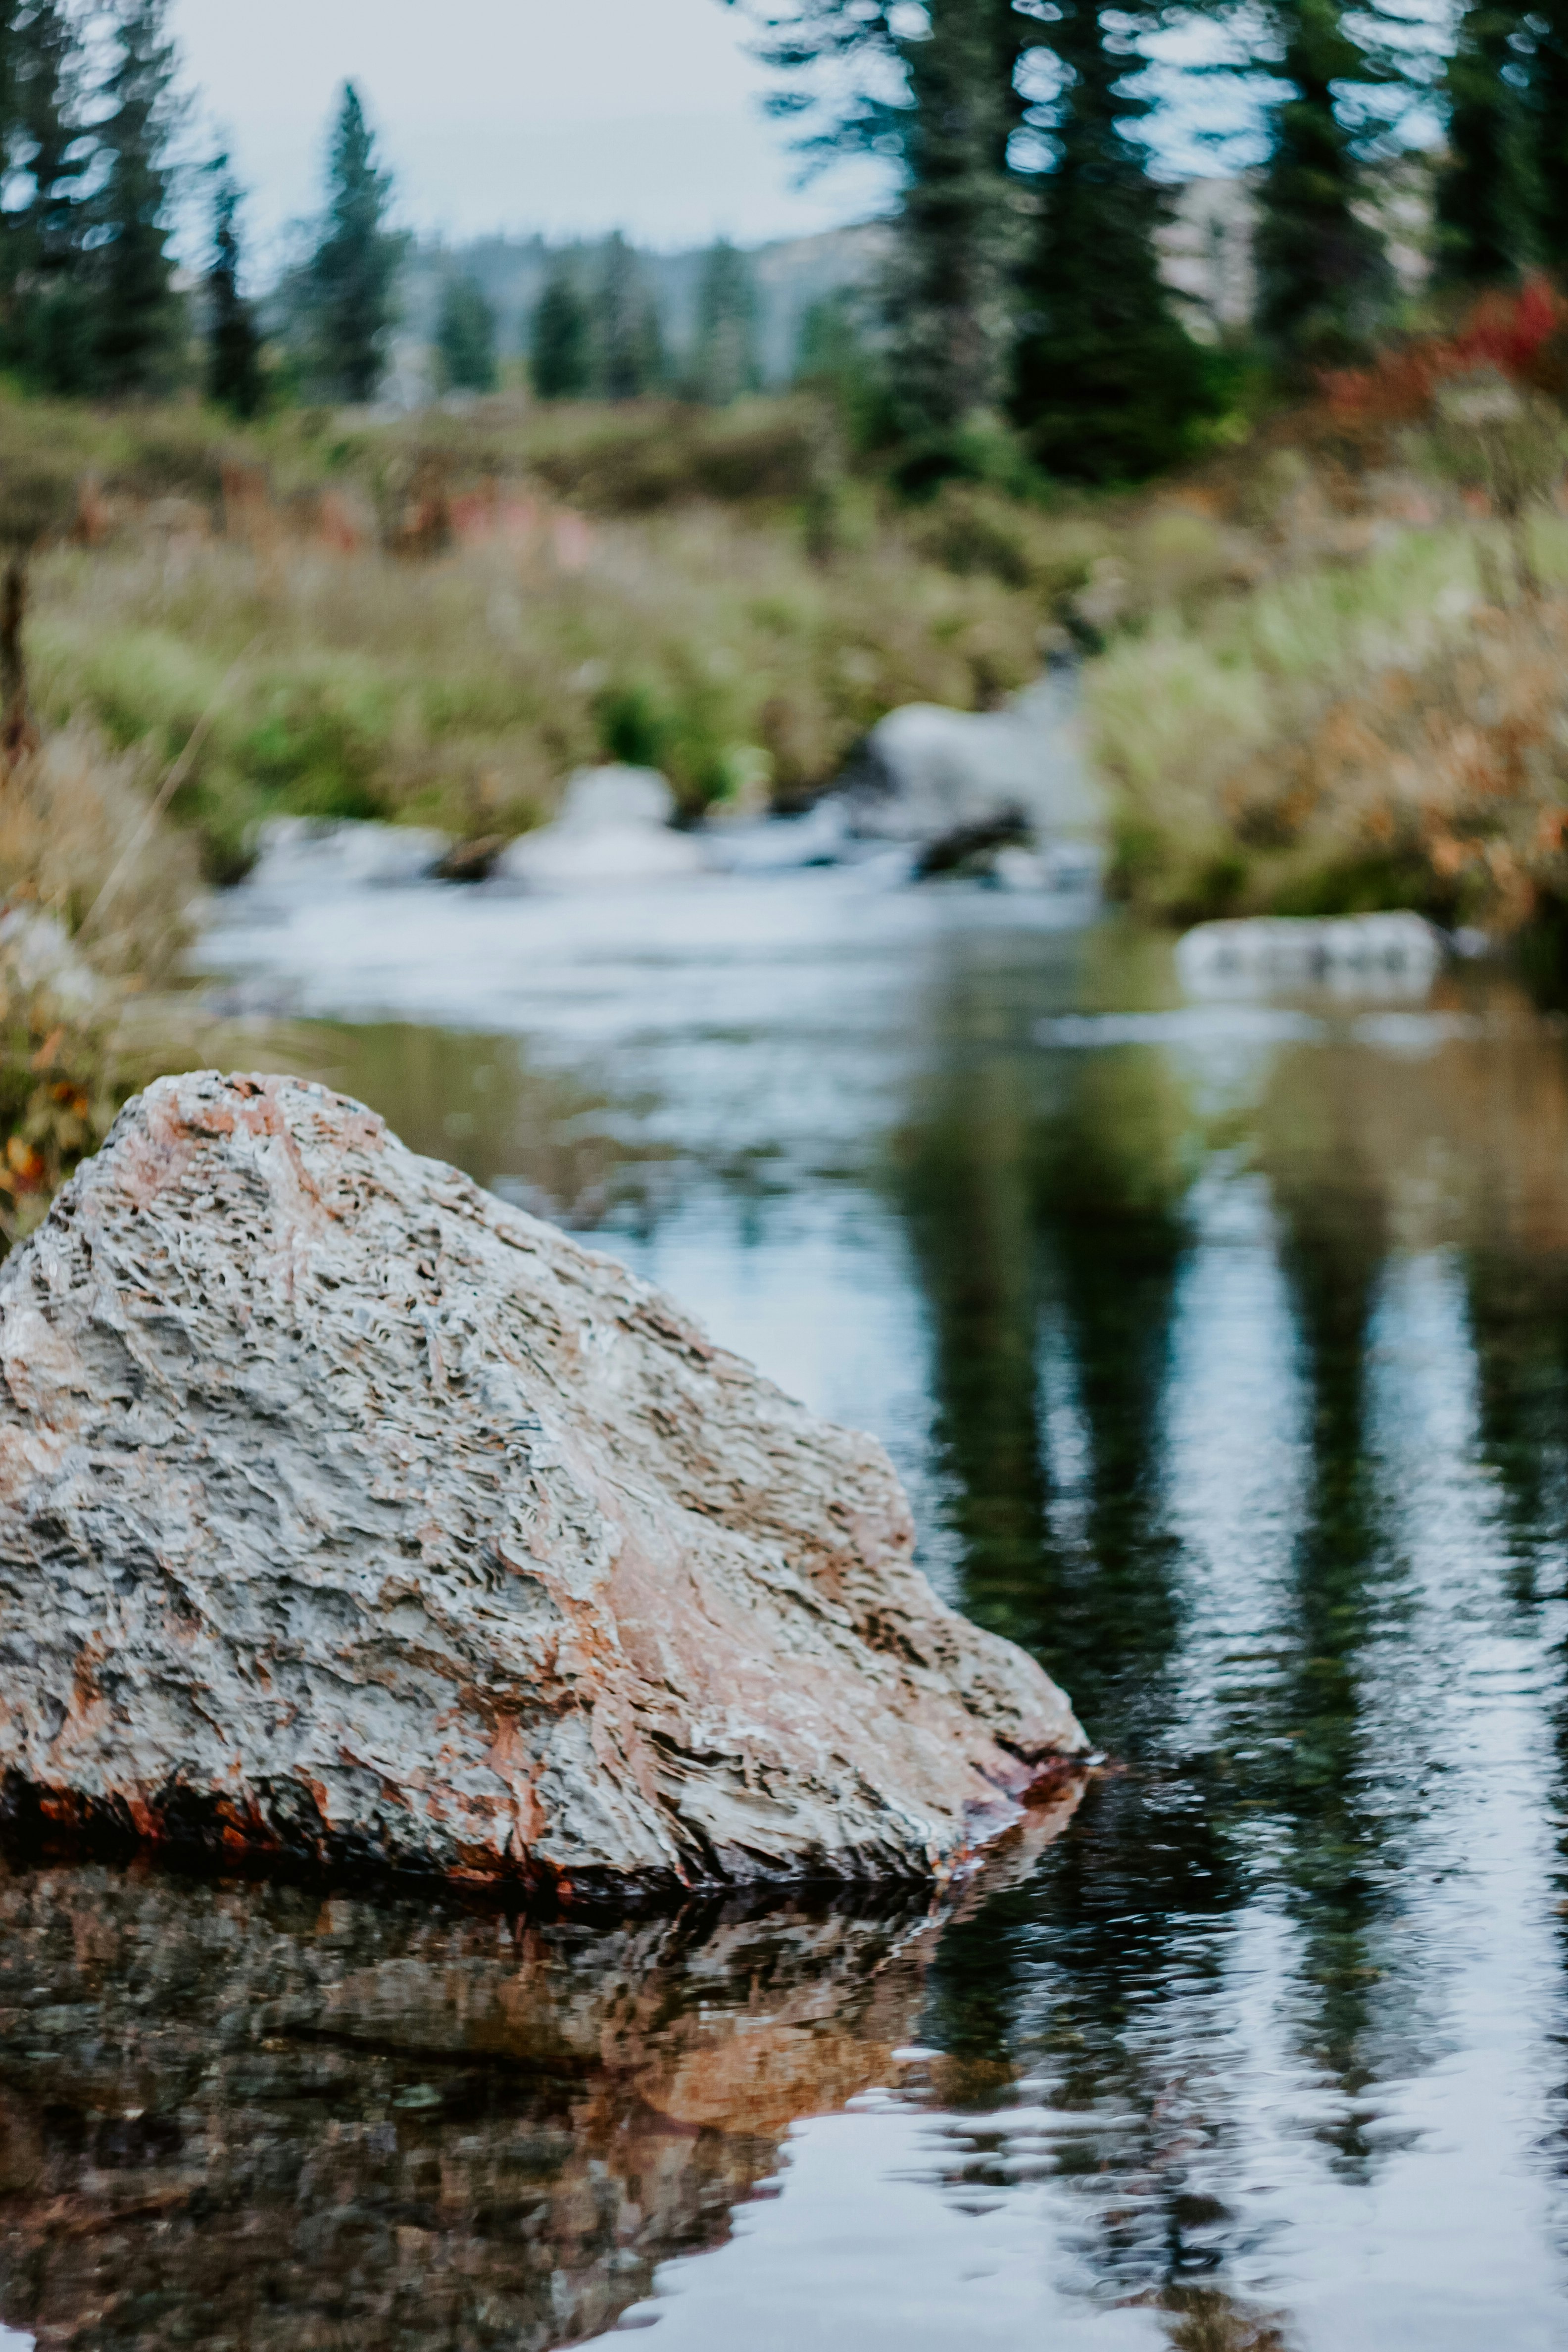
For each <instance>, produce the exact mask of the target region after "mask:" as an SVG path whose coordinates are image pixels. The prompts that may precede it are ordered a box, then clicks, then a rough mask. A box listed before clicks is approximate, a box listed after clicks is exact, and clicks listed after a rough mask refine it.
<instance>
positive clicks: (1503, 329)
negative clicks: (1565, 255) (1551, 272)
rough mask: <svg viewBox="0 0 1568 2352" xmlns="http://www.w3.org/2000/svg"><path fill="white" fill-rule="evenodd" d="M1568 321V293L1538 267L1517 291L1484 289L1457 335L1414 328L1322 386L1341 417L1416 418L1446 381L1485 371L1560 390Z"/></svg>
mask: <svg viewBox="0 0 1568 2352" xmlns="http://www.w3.org/2000/svg"><path fill="white" fill-rule="evenodd" d="M1565 327H1568V300H1564V299H1563V296H1562V295H1561V294H1560V293H1559V292H1558V290H1557V289H1556V287H1555V286H1553V285H1552V281H1551V279H1550V278H1544V277H1542V276H1540V275H1539V274H1538V275H1536V276H1534V277H1531V278H1527V279H1526V281H1525V283H1524V284H1523V285H1522V286H1521V287H1520V288H1519V289H1518V290H1517V292H1511V293H1510V292H1505V291H1503V290H1501V289H1498V290H1496V291H1493V292H1491V293H1487V294H1482V295H1481V296H1479V299H1477V301H1476V302H1475V303H1474V304H1473V305H1472V307H1471V309H1470V311H1469V313H1468V317H1467V318H1466V319H1465V320H1464V322H1463V324H1462V325H1461V326H1460V327H1459V328H1458V331H1456V332H1455V333H1453V334H1451V335H1413V336H1412V337H1411V338H1410V340H1409V341H1407V342H1404V343H1401V344H1398V345H1397V346H1395V347H1394V349H1393V350H1390V351H1385V352H1379V353H1378V355H1377V357H1376V359H1375V360H1374V361H1373V363H1372V365H1371V366H1370V367H1367V368H1337V369H1334V370H1331V371H1330V372H1328V373H1325V374H1324V375H1323V377H1322V379H1321V382H1322V387H1323V394H1324V397H1325V399H1326V400H1327V402H1328V405H1329V411H1330V414H1331V415H1332V417H1333V418H1334V420H1335V421H1336V423H1340V424H1345V425H1412V424H1415V422H1416V421H1417V420H1418V419H1419V418H1420V417H1422V416H1424V415H1426V411H1427V410H1428V408H1429V407H1430V406H1431V404H1432V400H1433V397H1434V395H1435V394H1436V391H1437V389H1438V387H1439V386H1440V385H1441V384H1444V383H1452V382H1453V381H1454V379H1455V378H1456V377H1463V376H1468V375H1475V374H1477V373H1480V372H1482V371H1495V372H1496V373H1498V374H1500V375H1505V376H1507V377H1509V378H1510V380H1511V381H1512V382H1514V383H1527V384H1533V385H1534V386H1536V388H1537V389H1538V390H1541V391H1543V392H1560V391H1561V390H1562V389H1563V369H1562V364H1561V346H1560V341H1559V339H1560V338H1561V337H1562V335H1563V330H1564V328H1565Z"/></svg>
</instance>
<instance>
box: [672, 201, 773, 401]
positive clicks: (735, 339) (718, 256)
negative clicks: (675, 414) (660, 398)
mask: <svg viewBox="0 0 1568 2352" xmlns="http://www.w3.org/2000/svg"><path fill="white" fill-rule="evenodd" d="M690 378H691V391H692V394H694V396H695V397H696V398H697V399H698V400H702V401H707V402H708V403H710V404H711V405H712V406H713V407H715V408H722V407H725V406H727V405H728V404H729V403H730V402H731V401H732V400H739V399H740V398H741V396H742V394H743V393H748V392H755V391H756V390H757V389H758V387H759V385H760V384H761V383H762V368H761V365H760V363H759V361H758V357H757V288H756V281H755V279H754V278H752V265H751V263H750V262H749V261H748V260H747V258H746V257H745V255H744V254H743V253H741V252H738V251H737V250H736V248H735V247H734V246H732V245H731V244H730V243H729V241H728V239H727V238H724V237H720V238H719V240H718V241H717V243H716V244H714V245H712V246H710V248H709V250H708V253H707V255H706V257H704V260H703V264H702V278H701V283H700V286H699V288H698V292H697V337H696V341H695V344H694V346H693V349H692V354H691V368H690Z"/></svg>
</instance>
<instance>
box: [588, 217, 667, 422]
mask: <svg viewBox="0 0 1568 2352" xmlns="http://www.w3.org/2000/svg"><path fill="white" fill-rule="evenodd" d="M594 311H595V316H594V327H595V335H594V341H595V359H596V362H597V366H596V369H595V373H596V374H597V377H598V382H599V389H600V390H601V391H602V392H603V393H604V394H605V398H606V399H607V400H637V399H638V398H639V397H640V396H641V395H642V394H644V393H648V392H655V391H657V390H658V386H659V384H660V383H661V382H662V380H663V376H664V347H663V341H662V337H661V334H660V330H659V320H658V310H657V308H656V307H655V305H654V302H653V299H652V297H651V296H650V295H649V293H648V290H647V286H646V285H645V283H644V281H643V274H642V269H641V267H640V265H639V264H638V261H637V255H636V254H635V253H634V251H633V250H632V248H631V247H630V246H629V245H628V244H627V243H626V238H625V237H624V236H622V235H621V233H620V231H619V229H617V230H616V233H615V235H614V236H611V237H609V238H608V239H607V240H606V242H605V261H604V269H603V272H602V274H601V277H600V279H599V286H598V292H597V296H596V299H595V305H594Z"/></svg>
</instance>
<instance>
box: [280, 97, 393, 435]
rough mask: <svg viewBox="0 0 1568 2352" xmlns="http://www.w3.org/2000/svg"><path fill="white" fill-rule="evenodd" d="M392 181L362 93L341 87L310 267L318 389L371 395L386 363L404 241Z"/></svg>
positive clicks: (340, 395) (356, 397)
mask: <svg viewBox="0 0 1568 2352" xmlns="http://www.w3.org/2000/svg"><path fill="white" fill-rule="evenodd" d="M391 204H392V175H391V173H388V172H385V171H384V170H383V169H382V167H381V165H380V163H379V162H378V160H377V157H376V152H375V141H374V137H373V135H372V132H371V129H370V125H369V123H368V122H367V121H365V115H364V109H363V106H362V105H361V103H360V97H359V92H358V91H357V90H356V89H355V88H354V86H353V82H352V81H351V82H345V83H344V84H343V93H342V100H341V101H340V104H339V108H338V115H337V121H336V122H335V123H334V124H333V127H332V136H331V150H330V153H329V158H328V165H327V207H326V212H325V215H324V216H323V218H322V221H321V231H320V236H319V239H318V242H317V245H316V249H315V252H314V253H313V254H312V256H311V257H310V262H309V264H308V266H307V269H306V273H305V278H306V284H305V292H306V300H307V304H308V308H309V313H310V341H311V344H312V347H313V348H312V352H311V358H312V361H313V364H314V372H315V374H316V377H317V380H318V382H319V383H320V384H321V389H322V390H323V391H324V392H325V393H326V394H328V395H329V396H331V397H334V398H337V399H340V400H352V401H365V400H370V399H373V398H374V394H375V389H376V386H377V384H378V383H380V382H381V378H382V373H383V370H384V366H385V363H386V341H387V336H388V334H389V332H390V331H391V328H392V323H393V320H394V317H395V290H396V284H397V274H398V271H399V269H400V268H401V267H402V262H403V254H404V244H405V240H404V239H403V238H402V237H401V236H398V235H396V234H395V232H394V231H393V230H391V229H389V228H388V226H387V225H386V224H387V215H388V212H389V210H390V207H391Z"/></svg>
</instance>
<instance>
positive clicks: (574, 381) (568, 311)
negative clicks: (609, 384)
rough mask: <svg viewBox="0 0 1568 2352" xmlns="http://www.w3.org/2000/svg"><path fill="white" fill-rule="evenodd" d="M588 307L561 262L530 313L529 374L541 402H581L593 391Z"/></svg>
mask: <svg viewBox="0 0 1568 2352" xmlns="http://www.w3.org/2000/svg"><path fill="white" fill-rule="evenodd" d="M590 337H591V320H590V319H589V315H588V305H587V304H586V302H585V301H584V299H583V297H582V294H581V293H580V292H579V290H578V287H577V281H576V279H575V278H574V276H573V274H572V272H571V270H570V269H568V268H566V266H565V265H564V264H562V265H561V266H560V267H558V268H556V269H554V270H553V271H552V273H551V276H550V278H549V279H548V281H547V282H546V285H545V289H544V291H543V293H542V295H541V296H540V298H539V301H538V304H537V306H536V308H535V310H534V313H533V324H532V328H531V333H530V338H529V354H528V356H529V371H530V373H531V376H532V379H533V389H534V391H535V392H536V393H537V394H538V395H539V398H540V399H541V400H583V399H584V398H585V397H586V396H587V394H588V393H589V392H590V391H591V390H592V389H593V382H594V359H593V351H592V347H591V340H590Z"/></svg>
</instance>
